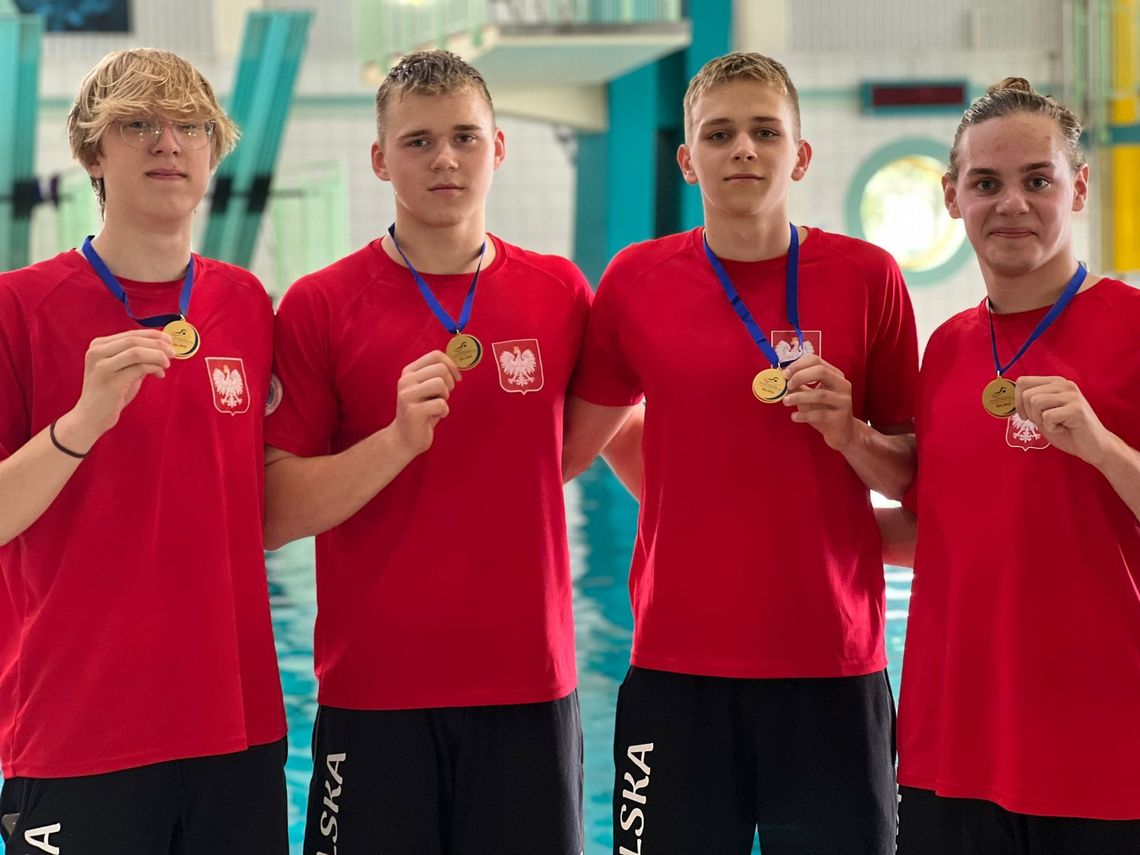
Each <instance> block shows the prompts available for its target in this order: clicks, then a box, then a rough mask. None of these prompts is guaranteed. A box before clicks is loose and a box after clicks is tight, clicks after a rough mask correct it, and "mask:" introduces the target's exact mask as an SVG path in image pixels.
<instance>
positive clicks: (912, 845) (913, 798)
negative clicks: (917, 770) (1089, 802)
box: [899, 787, 1140, 855]
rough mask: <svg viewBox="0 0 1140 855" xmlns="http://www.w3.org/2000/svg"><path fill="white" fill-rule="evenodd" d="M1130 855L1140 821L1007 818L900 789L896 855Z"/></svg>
mask: <svg viewBox="0 0 1140 855" xmlns="http://www.w3.org/2000/svg"><path fill="white" fill-rule="evenodd" d="M975 853H984V855H1134V853H1140V820H1121V821H1114V820H1104V819H1079V818H1074V817H1058V816H1029V815H1027V814H1022V813H1012V812H1010V811H1007V810H1006V809H1005V808H1003V807H1001V806H1000V805H996V804H994V803H993V802H988V801H982V800H979V799H954V798H946V797H944V796H939V795H936V794H934V793H933V792H931V791H930V790H919V789H915V788H913V787H900V788H899V855H975Z"/></svg>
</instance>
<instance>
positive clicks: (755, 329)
mask: <svg viewBox="0 0 1140 855" xmlns="http://www.w3.org/2000/svg"><path fill="white" fill-rule="evenodd" d="M788 225H789V228H790V229H791V237H790V238H789V239H788V269H787V273H786V274H785V277H784V282H785V302H786V303H787V313H788V322H789V323H791V325H792V327H793V329H795V331H796V338H798V339H799V342H800V352H801V353H802V352H803V349H804V333H803V330H801V329H800V304H799V276H800V234H799V232H798V231H797V230H796V227H795V225H793V224H791V223H789V224H788ZM704 245H705V255H706V256H708V259H709V264H710V265H712V269H713V272H714V273H715V274H716V278H717V279H719V280H720V285H721V287H722V288H724V293H725V295H726V296H727V297H728V302H729V303H731V304H732V308H733V309H734V310H735V311H736V314H737V315H738V316H739V317H740V320H742V321H743V322H744V326H745V327H747V329H748V332H749V334H750V335H751V336H752V340H753V341H754V342H756V345H757V346H758V347H759V348H760V350H761V351H763V353H764V356H766V357H767V359H768V362H770V363H771V365H772V367H773V368H783V367H785V366H787V365H791V364H792V363H793V362H795V360H794V359H789V360H787V361H785V362H781V361H780V357H779V355H778V354H777V353H776V349H775V348H774V347H772V345H771V344H769V342H768V337H767V336H766V335H764V331H763V330H761V329H760V325H759V324H757V323H756V320H755V318H753V317H752V313H751V312H750V311H748V307H747V306H746V305H744V300H742V299H741V297H740V294H739V292H738V291H737V290H736V286H734V285H733V284H732V279H730V278H729V275H728V273H727V271H725V269H724V265H723V264H721V263H720V259H719V258H717V257H716V253H714V252H713V251H712V248H711V247H710V246H709V241H708V238H707V237H705V238H704Z"/></svg>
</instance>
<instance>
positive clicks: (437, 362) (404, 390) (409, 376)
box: [391, 350, 462, 458]
mask: <svg viewBox="0 0 1140 855" xmlns="http://www.w3.org/2000/svg"><path fill="white" fill-rule="evenodd" d="M461 379H462V375H461V374H460V373H459V367H458V366H457V365H456V364H455V362H454V361H453V360H452V359H451V358H450V357H449V356H447V355H446V354H444V353H441V352H440V351H438V350H433V351H432V352H431V353H427V354H424V355H423V356H421V357H420V358H419V359H417V360H416V361H415V362H412V363H411V364H409V365H407V366H405V367H404V370H403V371H402V372H401V373H400V379H399V381H398V382H397V384H396V417H395V419H393V420H392V424H391V429H392V432H393V437H394V439H395V441H396V443H397V444H398V445H399V447H400V448H401V449H403V450H404V451H405V452H406V453H407V455H408V457H409V458H411V457H415V456H416V455H418V454H422V453H423V452H424V451H427V450H428V449H429V448H430V447H431V444H432V441H433V440H434V439H435V426H436V425H437V424H439V422H440V420H441V419H443V418H445V417H446V416H447V414H448V413H450V412H451V408H450V407H449V405H448V403H447V400H448V398H449V397H451V390H452V389H454V388H455V384H456V383H458V382H459V381H460V380H461Z"/></svg>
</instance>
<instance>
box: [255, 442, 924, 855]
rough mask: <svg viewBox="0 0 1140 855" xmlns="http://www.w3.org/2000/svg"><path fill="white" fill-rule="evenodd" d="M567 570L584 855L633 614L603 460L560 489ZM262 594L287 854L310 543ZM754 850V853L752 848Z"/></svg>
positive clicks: (310, 614) (625, 533) (596, 815)
mask: <svg viewBox="0 0 1140 855" xmlns="http://www.w3.org/2000/svg"><path fill="white" fill-rule="evenodd" d="M566 499H567V515H568V517H569V522H570V549H571V556H572V572H573V576H574V617H575V623H576V626H577V644H578V667H579V696H580V698H581V703H582V728H583V731H584V734H585V743H586V782H585V796H586V855H608V853H610V851H611V846H612V842H611V841H612V837H611V833H610V821H611V820H610V796H611V792H610V788H611V786H612V777H611V776H612V774H613V772H612V760H611V752H612V742H613V710H614V703H615V701H616V698H617V689H618V685H619V684H620V683H621V681H622V678H623V677H624V676H625V671H626V668H627V667H628V665H629V645H630V637H631V632H632V619H631V616H630V610H629V600H628V592H627V589H626V571H627V569H628V566H629V555H630V550H631V548H632V543H633V537H634V527H635V525H636V522H637V505H636V504H635V503H634V502H633V500H632V499H631V498H630V497H629V496H628V494H626V493H625V491H624V490H623V489H622V488H621V487H620V486H619V485H618V484H617V482H616V481H615V480H614V479H613V477H612V476H611V475H610V473H609V471H608V470H607V469H606V468H605V467H604V465H602V464H596V465H595V467H594V468H593V469H591V470H590V471H589V472H587V473H585V474H584V475H582V477H581V478H579V479H578V480H577V481H576V482H574V483H572V484H570V485H569V486H568V487H567V492H566ZM269 580H270V593H271V597H272V602H273V621H274V630H275V632H276V636H277V649H278V656H279V659H280V662H281V679H282V682H283V684H284V687H285V704H286V710H287V712H288V716H289V761H288V765H287V768H286V776H287V778H288V783H289V796H290V805H289V819H290V833H291V837H292V840H293V851H294V852H298V853H299V852H300V851H301V838H302V834H303V829H304V806H305V793H306V790H307V787H308V782H309V772H310V768H311V765H310V762H311V761H310V757H309V742H310V737H311V728H312V722H313V714H314V712H315V710H316V699H315V695H316V681H315V679H314V678H313V661H312V657H313V638H312V634H313V618H314V616H315V614H316V604H315V600H314V582H313V544H312V541H311V540H304V541H299V542H297V543H293V544H290V545H289V546H287V547H285V548H284V549H282V550H280V551H278V552H276V553H272V554H271V555H270V556H269ZM909 596H910V572H909V571H903V570H896V569H895V568H888V572H887V618H888V621H887V653H888V655H889V657H890V660H891V664H890V674H891V682H892V685H894V686H895V687H896V690H897V687H898V685H899V669H900V667H901V664H902V646H903V635H904V633H905V629H906V606H907V600H908V599H909ZM757 851H759V850H757Z"/></svg>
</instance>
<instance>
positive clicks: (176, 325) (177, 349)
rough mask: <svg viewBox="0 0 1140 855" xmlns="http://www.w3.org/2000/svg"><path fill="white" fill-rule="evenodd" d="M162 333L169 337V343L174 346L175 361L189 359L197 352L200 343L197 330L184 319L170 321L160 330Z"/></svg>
mask: <svg viewBox="0 0 1140 855" xmlns="http://www.w3.org/2000/svg"><path fill="white" fill-rule="evenodd" d="M162 331H163V332H164V333H166V334H167V335H168V336H169V337H170V343H171V344H172V345H174V358H175V359H189V358H190V357H191V356H193V355H194V354H195V353H197V352H198V346H199V345H201V343H202V339H201V337H200V336H199V335H198V330H196V329H194V325H193V324H192V323H190V322H189V321H187V320H186V319H185V318H179V319H178V320H177V321H171V322H170V323H168V324H167V325H166V326H164V327H163V328H162Z"/></svg>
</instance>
